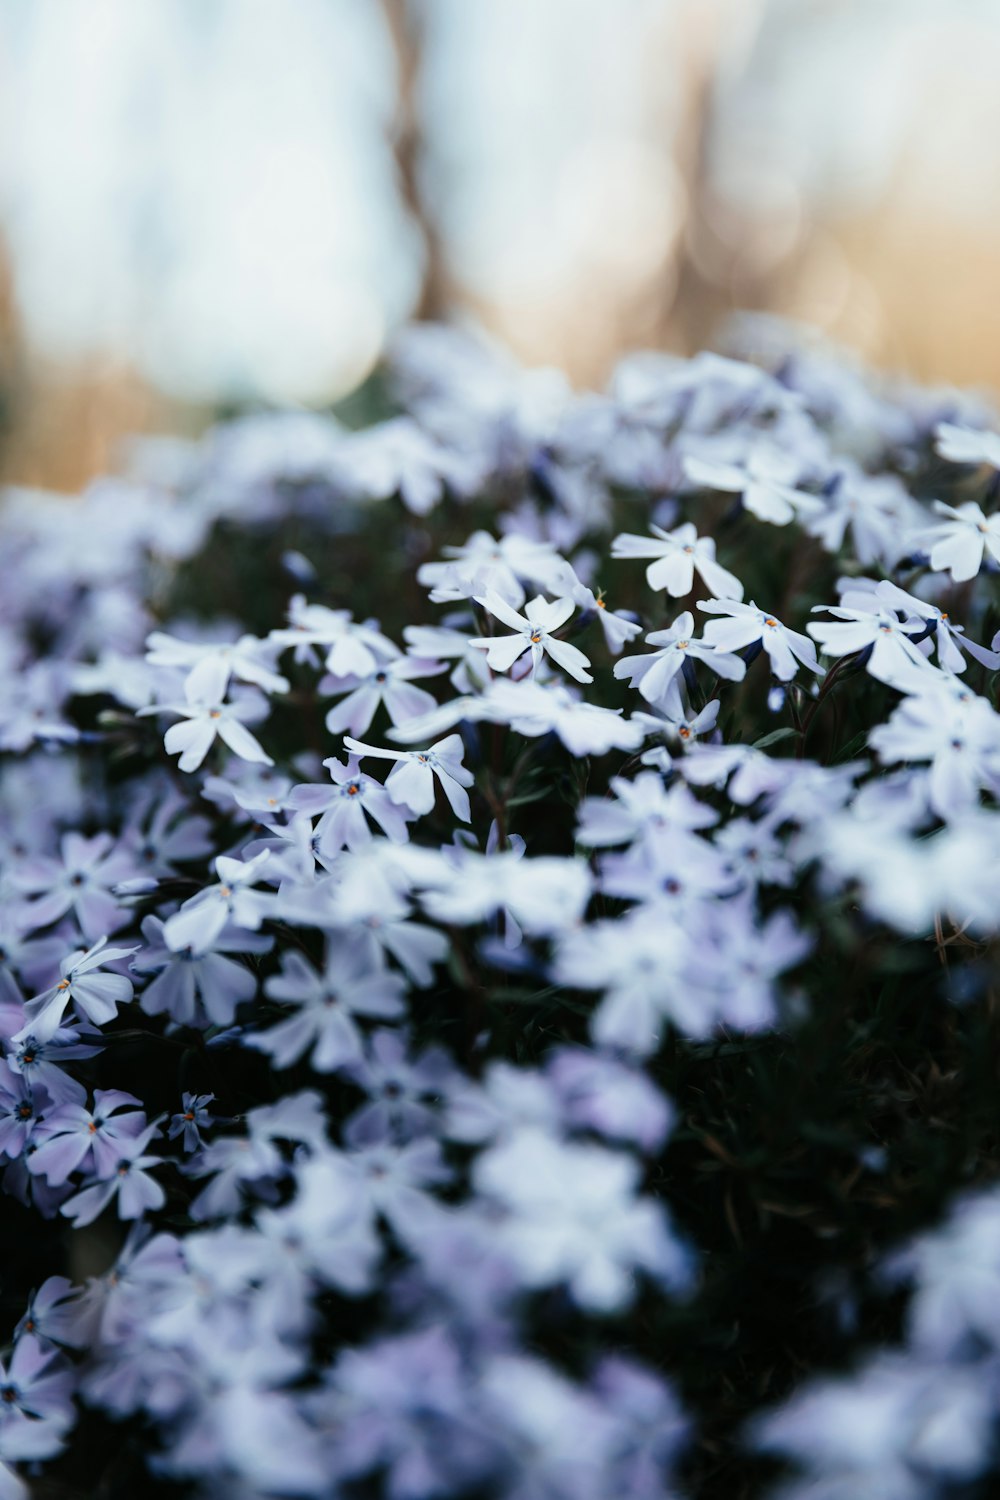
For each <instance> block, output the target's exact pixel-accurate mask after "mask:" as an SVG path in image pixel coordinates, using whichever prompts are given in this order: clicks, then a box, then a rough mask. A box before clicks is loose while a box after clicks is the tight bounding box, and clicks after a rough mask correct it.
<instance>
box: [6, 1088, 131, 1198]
mask: <svg viewBox="0 0 1000 1500" xmlns="http://www.w3.org/2000/svg"><path fill="white" fill-rule="evenodd" d="M141 1102H142V1101H141V1100H139V1099H137V1098H136V1097H135V1095H134V1094H126V1093H123V1092H122V1091H121V1090H120V1089H97V1090H96V1091H95V1093H94V1107H93V1109H92V1110H90V1109H85V1108H84V1107H83V1106H82V1105H80V1104H63V1105H60V1107H59V1108H58V1109H55V1110H53V1111H51V1112H50V1113H47V1114H46V1117H45V1120H44V1122H43V1124H42V1125H41V1126H39V1129H38V1131H37V1133H36V1149H35V1150H34V1152H33V1153H32V1155H31V1159H30V1161H29V1163H28V1170H29V1171H30V1172H32V1173H33V1174H35V1175H38V1174H41V1175H42V1176H43V1177H45V1178H47V1179H48V1181H49V1183H50V1185H51V1186H52V1187H60V1186H61V1185H62V1184H63V1183H64V1182H66V1181H67V1179H68V1178H69V1177H70V1176H72V1174H73V1173H74V1172H81V1171H89V1172H92V1173H93V1174H94V1176H95V1177H108V1176H110V1175H111V1173H112V1172H113V1171H114V1169H115V1167H116V1166H117V1164H118V1158H119V1156H120V1155H121V1154H122V1151H123V1150H127V1148H128V1145H129V1144H130V1143H131V1142H133V1141H134V1140H136V1139H137V1137H138V1136H140V1135H141V1134H142V1132H143V1131H144V1130H145V1128H146V1115H145V1111H144V1110H143V1109H142V1108H141ZM129 1105H136V1106H139V1107H137V1108H135V1109H130V1108H129ZM122 1111H124V1113H123V1112H122Z"/></svg>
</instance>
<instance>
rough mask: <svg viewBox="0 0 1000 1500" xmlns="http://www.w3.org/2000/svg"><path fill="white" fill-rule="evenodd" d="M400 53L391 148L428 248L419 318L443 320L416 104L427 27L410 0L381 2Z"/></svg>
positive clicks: (440, 257)
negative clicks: (421, 175)
mask: <svg viewBox="0 0 1000 1500" xmlns="http://www.w3.org/2000/svg"><path fill="white" fill-rule="evenodd" d="M381 5H382V11H383V13H384V15H385V19H386V24H387V25H388V28H389V32H390V35H391V37H392V43H393V47H394V48H395V52H396V60H397V66H398V69H399V87H398V90H397V102H396V118H395V120H394V122H393V127H392V136H391V144H392V148H393V152H394V154H395V157H396V170H397V173H398V175H399V186H400V191H401V193H402V195H403V201H404V202H405V204H406V206H407V208H408V209H409V211H410V214H411V216H412V217H413V219H414V221H415V223H416V225H417V227H418V229H419V230H420V234H421V237H422V239H423V244H424V268H423V278H422V281H421V289H420V297H419V298H418V301H417V304H416V306H415V307H414V309H413V316H414V317H415V318H419V319H424V320H431V319H436V318H443V317H444V316H445V315H446V314H447V312H448V308H449V303H450V300H451V299H450V296H449V287H448V276H447V272H446V270H445V262H444V253H443V247H442V244H441V237H440V235H439V233H438V230H437V226H436V224H435V223H434V216H433V214H432V213H431V211H430V209H429V207H428V204H427V200H426V197H425V195H424V192H423V189H422V185H421V180H420V168H421V160H422V157H423V151H424V147H423V127H422V122H421V119H420V109H419V104H418V99H417V95H418V85H419V79H420V69H421V63H422V53H423V41H424V38H423V28H422V25H421V22H420V20H419V19H418V17H417V16H416V15H415V13H414V6H413V5H412V4H410V3H409V0H381Z"/></svg>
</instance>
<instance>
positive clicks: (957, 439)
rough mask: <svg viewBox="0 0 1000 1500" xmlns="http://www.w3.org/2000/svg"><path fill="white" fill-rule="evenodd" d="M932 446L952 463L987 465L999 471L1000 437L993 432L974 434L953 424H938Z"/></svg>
mask: <svg viewBox="0 0 1000 1500" xmlns="http://www.w3.org/2000/svg"><path fill="white" fill-rule="evenodd" d="M934 446H935V448H936V449H937V451H938V452H939V453H940V455H941V457H942V458H947V459H950V460H951V462H952V463H955V464H989V466H990V468H991V469H1000V436H998V435H997V433H995V432H976V431H974V430H973V429H972V428H971V427H959V426H957V425H956V424H955V423H954V422H939V423H938V426H937V429H936V431H935V443H934Z"/></svg>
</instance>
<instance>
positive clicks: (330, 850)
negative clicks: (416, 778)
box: [290, 755, 412, 854]
mask: <svg viewBox="0 0 1000 1500" xmlns="http://www.w3.org/2000/svg"><path fill="white" fill-rule="evenodd" d="M323 764H324V766H326V767H327V769H328V770H329V772H330V777H331V780H332V782H333V785H332V786H324V785H322V784H321V783H315V782H314V783H310V784H308V785H302V786H297V787H295V788H294V790H293V791H292V794H291V798H290V802H291V805H292V806H293V807H294V808H296V810H298V811H300V812H305V813H308V814H309V815H310V816H315V814H316V813H319V814H320V819H319V822H318V823H317V825H316V834H317V839H318V843H319V847H320V849H321V850H323V852H324V853H326V854H335V853H336V852H337V850H339V849H344V848H347V849H359V848H362V847H363V846H364V845H365V844H367V843H369V842H370V841H371V839H372V837H373V834H372V831H371V827H370V825H369V823H368V818H371V819H372V821H373V822H375V823H377V824H378V826H379V827H380V828H381V829H382V831H383V833H384V834H385V835H386V836H387V837H388V838H389V839H391V840H392V842H393V843H397V844H405V843H406V841H407V839H408V838H409V833H408V831H407V827H406V812H408V811H409V809H408V808H407V809H406V810H405V811H404V809H402V808H401V806H400V805H399V803H397V802H395V801H393V799H392V797H390V795H389V793H388V791H387V790H386V789H385V787H384V786H382V784H381V782H378V781H376V780H375V778H374V776H367V775H366V774H365V773H364V772H363V771H360V770H359V769H358V758H357V756H356V755H352V756H350V757H349V758H348V761H347V764H346V765H344V764H343V763H342V762H341V761H339V760H337V759H336V757H335V756H330V757H328V758H327V759H326V760H325V761H324V762H323ZM366 814H367V816H366ZM411 816H412V815H411Z"/></svg>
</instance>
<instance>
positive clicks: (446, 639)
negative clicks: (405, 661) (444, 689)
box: [403, 612, 490, 693]
mask: <svg viewBox="0 0 1000 1500" xmlns="http://www.w3.org/2000/svg"><path fill="white" fill-rule="evenodd" d="M470 618H471V616H470V615H466V614H465V613H464V612H463V613H462V614H461V615H459V616H458V617H457V620H458V621H461V620H468V619H470ZM453 620H456V616H455V615H448V616H447V617H446V619H445V622H444V623H443V624H441V625H406V626H404V627H403V639H404V640H405V641H406V644H407V649H408V651H409V653H410V655H411V656H416V657H423V658H424V659H433V660H435V661H444V662H454V666H453V668H452V670H451V672H450V673H449V676H448V681H449V682H450V683H451V684H452V686H453V687H454V688H455V690H456V692H459V693H469V692H473V691H475V690H477V689H478V690H481V689H482V688H484V687H485V686H486V684H487V682H488V681H489V680H490V672H489V668H488V667H487V665H486V662H485V661H484V659H483V656H482V654H481V652H479V651H477V650H476V649H475V647H474V646H472V645H470V644H469V632H468V629H465V630H459V629H457V628H454V626H453V625H452V624H450V623H449V622H450V621H453Z"/></svg>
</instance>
